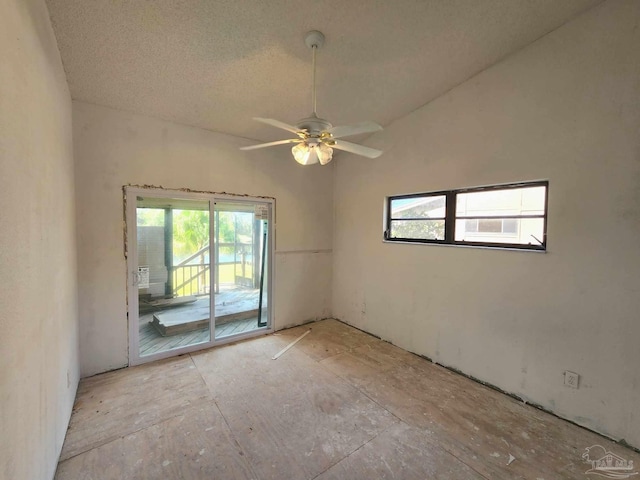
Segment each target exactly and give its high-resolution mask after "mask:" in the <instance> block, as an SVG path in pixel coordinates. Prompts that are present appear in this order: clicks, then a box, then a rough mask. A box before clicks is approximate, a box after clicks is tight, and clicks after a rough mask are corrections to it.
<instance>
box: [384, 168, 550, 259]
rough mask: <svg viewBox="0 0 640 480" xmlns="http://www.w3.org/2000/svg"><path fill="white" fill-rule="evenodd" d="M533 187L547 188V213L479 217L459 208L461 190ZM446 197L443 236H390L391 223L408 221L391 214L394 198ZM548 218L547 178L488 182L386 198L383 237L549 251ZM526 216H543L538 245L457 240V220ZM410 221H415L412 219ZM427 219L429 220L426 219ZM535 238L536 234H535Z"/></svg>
mask: <svg viewBox="0 0 640 480" xmlns="http://www.w3.org/2000/svg"><path fill="white" fill-rule="evenodd" d="M530 187H545V196H544V213H543V214H542V215H539V214H535V215H503V216H495V215H494V216H478V215H463V216H458V215H457V212H456V209H457V197H458V194H461V193H475V192H485V191H495V190H511V189H517V188H530ZM438 196H444V197H445V217H444V239H443V240H436V239H428V238H404V237H391V222H392V221H398V220H407V218H392V216H391V202H392V201H393V200H403V199H411V198H425V197H438ZM548 217H549V181H548V180H536V181H531V182H518V183H509V184H504V185H488V186H484V187H470V188H459V189H455V190H441V191H437V192H424V193H411V194H403V195H390V196H388V197H387V198H386V203H385V218H384V234H383V239H384V241H385V242H391V243H393V242H398V243H424V244H436V245H438V244H439V245H458V246H467V247H482V248H496V249H501V250H514V249H515V250H535V251H546V250H547V221H548ZM523 218H542V219H543V235H542V239H536V240H538V241H539V242H540V243H539V244H532V243H530V244H521V243H504V242H491V241H468V240H455V234H456V233H455V229H456V220H472V219H476V220H486V219H494V220H495V219H500V220H505V219H517V220H521V219H523ZM409 220H412V219H411V218H409ZM425 220H426V219H425ZM534 238H535V237H534Z"/></svg>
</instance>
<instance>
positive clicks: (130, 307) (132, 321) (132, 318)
mask: <svg viewBox="0 0 640 480" xmlns="http://www.w3.org/2000/svg"><path fill="white" fill-rule="evenodd" d="M138 196H147V197H157V198H176V199H186V200H201V201H208V202H209V263H210V267H209V276H210V278H209V285H210V287H209V317H210V320H209V335H210V337H209V341H208V342H202V343H198V344H195V345H188V346H185V347H178V348H174V349H171V350H166V351H163V352H159V353H154V354H150V355H144V356H141V355H140V327H139V301H138V229H137V210H136V209H137V197H138ZM216 202H230V203H250V204H262V205H267V208H268V212H269V215H268V222H267V223H268V231H267V249H266V250H265V254H267V278H266V280H267V299H268V302H267V315H268V322H267V326H266V327H260V328H256V330H252V331H250V332H246V333H241V334H238V335H229V336H226V337H223V338H220V339H216V338H215V318H216V314H215V288H214V286H215V282H216V274H217V272H216V268H215V264H214V263H215V255H214V252H213V248H214V239H215V238H216V237H215V235H216V231H215V228H216V226H215V221H214V218H215V204H216ZM124 205H125V257H126V263H127V279H126V282H127V284H126V285H127V321H128V329H129V366H134V365H140V364H142V363H147V362H152V361H154V360H160V359H163V358H168V357H174V356H177V355H182V354H185V353H189V352H195V351H198V350H203V349H206V348H210V347H213V346H217V345H223V344H225V343H230V342H237V341H238V340H243V339H247V338H253V337H258V336H261V335H265V334H267V333H272V332H273V331H274V328H273V324H274V317H273V313H274V308H273V306H274V299H273V290H274V289H273V284H274V282H273V279H274V255H275V238H274V235H275V224H274V218H275V199H274V198H265V197H250V196H246V195H229V194H217V193H206V192H187V191H182V190H169V189H164V188H160V187H136V186H129V185H128V186H125V187H124Z"/></svg>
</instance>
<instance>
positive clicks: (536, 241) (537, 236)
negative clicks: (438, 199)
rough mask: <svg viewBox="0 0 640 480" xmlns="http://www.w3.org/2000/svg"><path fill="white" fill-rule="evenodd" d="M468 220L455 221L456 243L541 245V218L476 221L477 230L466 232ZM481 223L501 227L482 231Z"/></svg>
mask: <svg viewBox="0 0 640 480" xmlns="http://www.w3.org/2000/svg"><path fill="white" fill-rule="evenodd" d="M467 222H469V220H464V219H458V220H456V238H455V240H456V241H457V242H483V243H512V244H518V245H541V244H542V241H543V237H544V219H543V218H522V219H512V218H509V219H504V220H503V219H495V220H494V219H491V220H478V228H477V230H468V229H467V228H466V227H467ZM483 222H492V224H491V225H489V223H486V224H485V225H486V226H487V227H489V226H491V227H494V226H495V225H501V230H498V231H495V230H489V229H487V230H482V228H483Z"/></svg>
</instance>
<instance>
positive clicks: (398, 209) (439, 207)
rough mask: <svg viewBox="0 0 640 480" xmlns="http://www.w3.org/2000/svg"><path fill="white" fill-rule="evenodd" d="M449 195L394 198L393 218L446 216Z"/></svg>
mask: <svg viewBox="0 0 640 480" xmlns="http://www.w3.org/2000/svg"><path fill="white" fill-rule="evenodd" d="M446 199H447V197H446V196H444V195H429V196H424V197H412V198H394V199H392V200H391V218H444V217H445V205H446Z"/></svg>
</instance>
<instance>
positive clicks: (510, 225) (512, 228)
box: [502, 218, 518, 233]
mask: <svg viewBox="0 0 640 480" xmlns="http://www.w3.org/2000/svg"><path fill="white" fill-rule="evenodd" d="M502 232H503V233H518V221H517V220H516V219H515V218H505V219H504V220H502Z"/></svg>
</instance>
